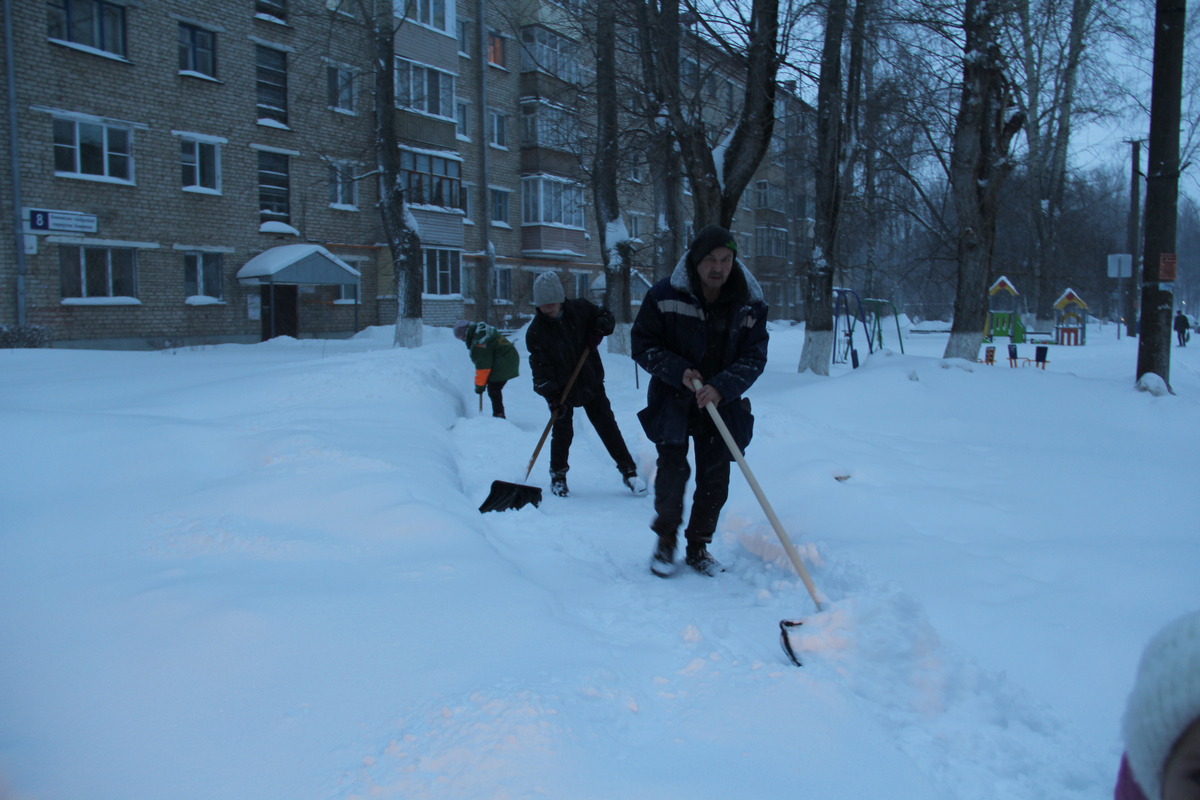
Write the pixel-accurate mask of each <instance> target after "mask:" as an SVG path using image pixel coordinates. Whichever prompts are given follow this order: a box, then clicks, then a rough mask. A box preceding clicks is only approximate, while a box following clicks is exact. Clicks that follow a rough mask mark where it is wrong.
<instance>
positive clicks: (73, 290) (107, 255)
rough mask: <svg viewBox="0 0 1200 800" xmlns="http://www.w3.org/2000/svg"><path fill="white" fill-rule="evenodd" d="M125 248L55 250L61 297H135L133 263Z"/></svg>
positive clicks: (73, 247) (135, 284)
mask: <svg viewBox="0 0 1200 800" xmlns="http://www.w3.org/2000/svg"><path fill="white" fill-rule="evenodd" d="M134 253H135V251H134V250H133V249H132V248H125V247H75V246H72V245H59V246H58V266H59V272H60V277H61V278H62V296H63V297H137V267H136V264H137V259H136V258H135V257H134Z"/></svg>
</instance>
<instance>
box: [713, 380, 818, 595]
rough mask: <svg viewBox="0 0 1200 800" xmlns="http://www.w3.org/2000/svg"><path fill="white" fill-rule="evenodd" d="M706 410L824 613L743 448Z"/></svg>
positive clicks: (797, 555) (715, 410) (714, 408)
mask: <svg viewBox="0 0 1200 800" xmlns="http://www.w3.org/2000/svg"><path fill="white" fill-rule="evenodd" d="M692 386H693V387H695V389H696V391H697V392H698V391H700V389H702V388H703V386H704V385H703V384H702V383H700V381H698V380H696V379H695V378H692ZM705 408H706V409H708V414H709V416H711V417H712V421H713V423H714V424H716V426H717V430H719V431H720V432H721V438H722V439H724V440H725V445H726V446H727V447H728V448H729V452H730V453H731V454H732V455H733V459H734V460H735V461H737V463H738V466H739V467H741V468H742V474H743V475H745V476H746V482H747V483H749V484H750V488H751V489H752V490H753V491H754V496H755V497H757V498H758V504H759V505H761V506H762V509H763V512H764V513H766V515H767V519H769V520H770V521H771V527H772V528H774V529H775V535H776V536H778V537H779V543H780V544H782V545H783V549H784V550H785V551H787V554H788V558H790V559H791V560H792V566H793V567H795V568H796V574H797V575H799V576H800V580H802V581H804V588H806V589H808V594H809V596H810V597H811V598H812V599H813V602H814V603H816V604H817V611H822V610H823V609H822V608H821V601H820V600H818V599H817V587H815V586H813V582H812V578H811V577H810V576H809V574H808V570H807V569H805V568H804V562H803V561H801V560H800V555H799V554H798V553H797V552H796V548H795V547H792V540H791V539H789V538H788V535H787V531H785V530H784V529H783V523H782V522H780V521H779V517H777V516H775V509H773V508H771V503H770V501H768V500H767V496H766V495H765V494H763V490H762V487H761V486H759V485H758V481H757V480H755V478H754V473H753V472H751V471H750V465H749V464H747V463H746V458H745V457H744V456H743V455H742V450H741V448H739V447H738V446H737V442H735V441H734V440H733V435H732V434H731V433H730V432H729V428H728V427H726V425H725V420H723V419H721V415H720V414H719V413H718V412H717V406H716V404H715V403H709V404H708V405H706V406H705Z"/></svg>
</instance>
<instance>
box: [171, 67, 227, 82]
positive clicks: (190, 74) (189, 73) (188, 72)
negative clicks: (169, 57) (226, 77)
mask: <svg viewBox="0 0 1200 800" xmlns="http://www.w3.org/2000/svg"><path fill="white" fill-rule="evenodd" d="M179 74H180V75H181V76H182V77H185V78H199V79H200V80H202V81H208V82H209V83H224V82H225V81H220V80H217V79H216V78H214V77H213V76H212V75H205V74H204V73H203V72H196V71H195V70H192V69H181V70H179Z"/></svg>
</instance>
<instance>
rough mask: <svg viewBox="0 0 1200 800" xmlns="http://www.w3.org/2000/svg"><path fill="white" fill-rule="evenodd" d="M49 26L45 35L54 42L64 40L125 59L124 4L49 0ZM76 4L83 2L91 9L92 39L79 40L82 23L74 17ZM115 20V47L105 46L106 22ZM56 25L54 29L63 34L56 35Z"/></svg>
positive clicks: (103, 1) (76, 45)
mask: <svg viewBox="0 0 1200 800" xmlns="http://www.w3.org/2000/svg"><path fill="white" fill-rule="evenodd" d="M48 5H49V19H48V25H49V29H48V31H47V38H49V39H50V40H51V41H55V42H65V43H66V44H69V45H72V46H74V47H79V48H86V49H88V50H94V51H96V52H99V53H105V54H108V55H112V56H117V57H119V58H122V59H123V58H125V55H126V46H127V44H128V41H127V39H128V36H127V29H126V20H125V6H123V5H120V4H117V3H110V2H108V0H49V3H48ZM78 5H87V6H89V7H90V8H91V9H92V17H91V20H89V22H90V23H91V26H92V30H91V31H90V33H91V34H92V37H91V38H92V39H93V41H92V42H87V41H82V40H81V31H80V30H79V28H81V27H82V25H83V24H84V22H83V21H82V20H80V21H78V22H77V20H76V18H75V10H76V9H77V7H78ZM113 19H115V21H116V23H117V31H116V34H117V36H118V37H119V38H120V42H119V43H118V44H117V45H115V46H107V45H109V44H110V43H109V42H107V41H106V40H107V38H108V36H109V35H111V34H112V33H113V31H112V30H110V27H109V24H108V23H109V22H110V20H113ZM56 24H57V25H58V26H59V30H58V32H59V33H61V34H63V35H60V36H56V35H54V34H55V26H56Z"/></svg>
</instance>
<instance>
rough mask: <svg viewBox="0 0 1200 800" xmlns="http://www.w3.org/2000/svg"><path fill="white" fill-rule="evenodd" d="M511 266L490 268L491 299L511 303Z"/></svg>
mask: <svg viewBox="0 0 1200 800" xmlns="http://www.w3.org/2000/svg"><path fill="white" fill-rule="evenodd" d="M512 276H513V269H512V267H496V268H495V269H493V270H492V285H491V286H490V287H489V288H490V289H491V290H492V299H493V300H495V301H496V302H499V303H508V304H511V303H512V301H513V299H512Z"/></svg>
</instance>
